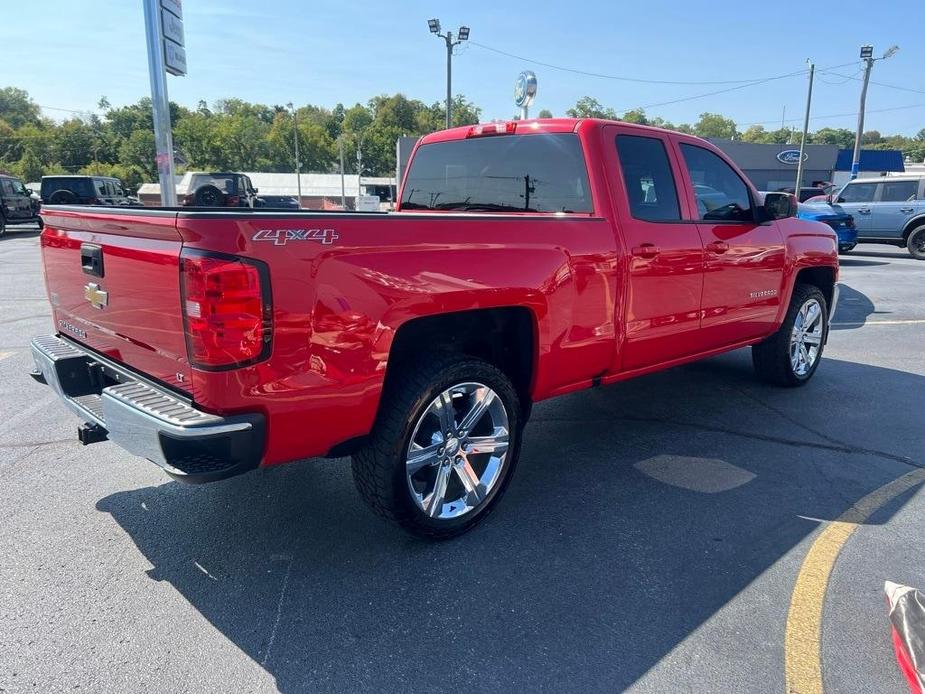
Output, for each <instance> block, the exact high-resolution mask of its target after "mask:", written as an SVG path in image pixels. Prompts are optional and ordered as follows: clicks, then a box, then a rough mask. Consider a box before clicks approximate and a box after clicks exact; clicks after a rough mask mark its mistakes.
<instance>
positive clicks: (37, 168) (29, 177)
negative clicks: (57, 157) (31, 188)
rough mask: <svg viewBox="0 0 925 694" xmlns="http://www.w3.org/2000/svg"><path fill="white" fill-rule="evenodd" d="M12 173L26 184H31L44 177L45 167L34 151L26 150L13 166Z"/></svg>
mask: <svg viewBox="0 0 925 694" xmlns="http://www.w3.org/2000/svg"><path fill="white" fill-rule="evenodd" d="M13 171H14V172H15V173H16V175H17V176H19V177H20V178H22V179H23V180H24V181H26V182H27V183H33V182H34V181H38V180H39V179H40V178H42V176H44V175H45V165H44V164H43V163H42V160H41V159H39V158H38V156H36V154H35V152H34V151H32V150H31V149H27V150H26V151H25V152H23V155H22V157H21V158H20V159H19V161H18V162H16V164H15V165H14V166H13Z"/></svg>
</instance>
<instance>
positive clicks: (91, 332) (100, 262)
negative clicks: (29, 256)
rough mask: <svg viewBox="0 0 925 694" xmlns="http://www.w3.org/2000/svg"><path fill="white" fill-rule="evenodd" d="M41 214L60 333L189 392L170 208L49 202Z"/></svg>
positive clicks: (177, 239) (178, 241)
mask: <svg viewBox="0 0 925 694" xmlns="http://www.w3.org/2000/svg"><path fill="white" fill-rule="evenodd" d="M43 217H44V220H45V230H44V232H43V233H42V258H43V263H44V268H45V283H46V287H47V289H48V297H49V300H50V302H51V306H52V312H53V317H54V321H55V327H56V328H57V330H58V332H59V333H61V334H62V335H64V336H67V337H68V338H70V339H72V340H75V341H77V342H80V343H82V344H84V345H86V346H88V347H90V348H92V349H94V350H96V351H98V352H102V353H103V354H105V355H106V356H108V357H109V358H111V359H113V360H115V361H117V362H121V363H123V364H126V365H127V366H129V367H131V368H133V369H136V370H138V371H141V372H144V373H145V374H147V375H148V376H150V377H153V378H156V379H158V380H160V381H162V382H164V383H165V384H167V385H170V386H173V387H175V388H179V389H182V390H185V391H188V390H189V387H190V386H189V383H190V376H191V369H190V365H189V361H188V358H187V350H186V341H185V336H184V331H183V316H182V311H181V305H180V301H181V300H180V270H179V264H180V251H181V249H182V245H183V244H182V238H181V236H180V234H179V232H178V231H177V228H176V217H177V214H176V212H170V211H166V210H165V211H161V210H157V211H155V210H135V209H131V208H129V209H121V210H119V209H112V210H106V209H99V208H86V207H84V208H76V207H70V208H64V207H47V208H45V209H43Z"/></svg>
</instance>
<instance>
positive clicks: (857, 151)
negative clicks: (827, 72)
mask: <svg viewBox="0 0 925 694" xmlns="http://www.w3.org/2000/svg"><path fill="white" fill-rule="evenodd" d="M898 50H899V46H891V47H890V48H889V50H887V52H886V53H884V54H883V55H882V56H880V57H879V58H874V47H873V46H871V45H870V44H867V45H865V46H861V58H863V60H864V62H865V63H866V65H865V68H864V81H863V85H862V86H861V104H860V107H859V108H858V129H857V132H856V133H855V134H854V156H853V157H852V158H851V178H852V179H855V178H857V177H858V173H859V172H860V170H861V137H862V136H863V135H864V108H865V106H866V105H867V84H868V82H870V71H871V70H872V69H873V67H874V63H875V62H876V61H878V60H886V59H887V58H890V57H892V56H893V55H894V54H895V53H896V51H898Z"/></svg>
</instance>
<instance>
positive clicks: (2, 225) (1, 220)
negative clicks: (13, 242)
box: [0, 214, 6, 236]
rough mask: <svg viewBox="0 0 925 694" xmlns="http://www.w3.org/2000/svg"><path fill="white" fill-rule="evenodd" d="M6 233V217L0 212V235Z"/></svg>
mask: <svg viewBox="0 0 925 694" xmlns="http://www.w3.org/2000/svg"><path fill="white" fill-rule="evenodd" d="M5 233H6V217H4V216H3V215H2V214H0V236H3V235H4V234H5Z"/></svg>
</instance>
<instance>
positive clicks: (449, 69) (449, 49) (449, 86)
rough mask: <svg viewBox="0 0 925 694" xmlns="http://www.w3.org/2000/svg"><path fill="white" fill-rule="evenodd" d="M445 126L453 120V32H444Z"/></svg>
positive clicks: (448, 126)
mask: <svg viewBox="0 0 925 694" xmlns="http://www.w3.org/2000/svg"><path fill="white" fill-rule="evenodd" d="M444 39H445V40H446V127H447V129H448V130H449V128H450V124H451V123H452V122H453V116H452V113H453V46H454V45H455V44H454V43H453V32H452V31H448V32H446V36H445V37H444Z"/></svg>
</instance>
